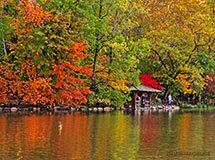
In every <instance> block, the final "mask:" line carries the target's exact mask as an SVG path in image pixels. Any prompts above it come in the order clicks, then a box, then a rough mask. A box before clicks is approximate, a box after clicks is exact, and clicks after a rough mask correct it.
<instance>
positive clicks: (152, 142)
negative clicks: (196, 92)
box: [0, 111, 215, 160]
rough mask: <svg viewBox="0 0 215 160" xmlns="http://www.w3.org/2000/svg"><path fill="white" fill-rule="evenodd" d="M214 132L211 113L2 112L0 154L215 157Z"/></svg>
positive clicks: (19, 156)
mask: <svg viewBox="0 0 215 160" xmlns="http://www.w3.org/2000/svg"><path fill="white" fill-rule="evenodd" d="M214 133H215V116H214V113H213V112H211V113H174V112H164V113H152V112H150V111H149V112H142V113H141V114H140V113H138V114H133V115H132V114H128V113H126V114H125V113H123V112H112V113H105V114H85V113H79V112H76V113H70V114H69V113H68V114H63V113H62V114H54V115H53V114H49V113H40V114H0V159H7V160H8V159H9V160H10V159H54V160H58V159H59V160H62V159H68V160H70V159H71V160H73V159H74V160H77V159H81V160H82V159H83V160H85V159H98V160H106V159H107V160H109V159H116V160H118V159H123V160H124V159H128V160H130V159H131V160H132V159H134V160H136V159H172V158H171V157H167V154H168V152H170V151H181V152H188V151H193V152H210V156H211V157H200V158H204V159H207V158H208V159H210V158H211V159H213V158H215V157H214V154H213V151H214V150H215V144H214V143H213V142H214V139H215V134H214ZM189 158H190V159H192V157H188V158H187V159H189ZM174 159H184V157H183V156H181V157H180V156H178V157H174Z"/></svg>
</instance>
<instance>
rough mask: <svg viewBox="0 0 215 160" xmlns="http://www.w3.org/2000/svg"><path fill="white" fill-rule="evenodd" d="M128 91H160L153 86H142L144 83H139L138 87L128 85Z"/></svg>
mask: <svg viewBox="0 0 215 160" xmlns="http://www.w3.org/2000/svg"><path fill="white" fill-rule="evenodd" d="M130 91H142V92H151V93H160V92H162V91H161V90H158V89H154V88H151V87H147V86H144V85H140V86H138V87H136V86H132V87H130Z"/></svg>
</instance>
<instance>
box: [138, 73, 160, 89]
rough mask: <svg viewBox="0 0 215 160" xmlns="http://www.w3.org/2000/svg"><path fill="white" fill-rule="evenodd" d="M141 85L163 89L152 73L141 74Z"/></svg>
mask: <svg viewBox="0 0 215 160" xmlns="http://www.w3.org/2000/svg"><path fill="white" fill-rule="evenodd" d="M139 78H140V80H141V84H142V85H144V86H148V87H151V88H155V89H161V88H162V86H161V85H160V84H159V82H157V81H156V80H155V79H153V78H152V73H147V74H141V75H140V76H139Z"/></svg>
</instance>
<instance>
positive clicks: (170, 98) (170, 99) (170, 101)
mask: <svg viewBox="0 0 215 160" xmlns="http://www.w3.org/2000/svg"><path fill="white" fill-rule="evenodd" d="M167 103H168V109H169V110H171V109H172V107H171V105H172V96H171V94H169V95H168V97H167Z"/></svg>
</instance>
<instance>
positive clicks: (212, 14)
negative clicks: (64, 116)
mask: <svg viewBox="0 0 215 160" xmlns="http://www.w3.org/2000/svg"><path fill="white" fill-rule="evenodd" d="M0 15H1V16H0V42H1V43H0V104H1V105H11V104H13V105H29V104H30V105H43V106H50V107H51V106H56V105H66V106H79V105H81V104H88V105H97V104H105V105H113V106H116V107H120V106H122V105H123V104H124V103H125V102H127V101H129V100H130V99H131V97H130V91H129V87H130V86H132V85H140V84H141V83H142V84H143V85H147V86H150V87H154V88H160V89H162V90H163V92H162V93H161V94H160V95H158V96H160V98H162V99H166V97H167V95H168V94H169V92H171V94H172V96H173V97H174V99H176V100H178V101H180V100H181V101H185V100H187V99H191V100H195V102H203V103H214V99H215V84H214V83H215V71H214V69H215V1H214V0H160V1H157V0H1V2H0Z"/></svg>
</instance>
